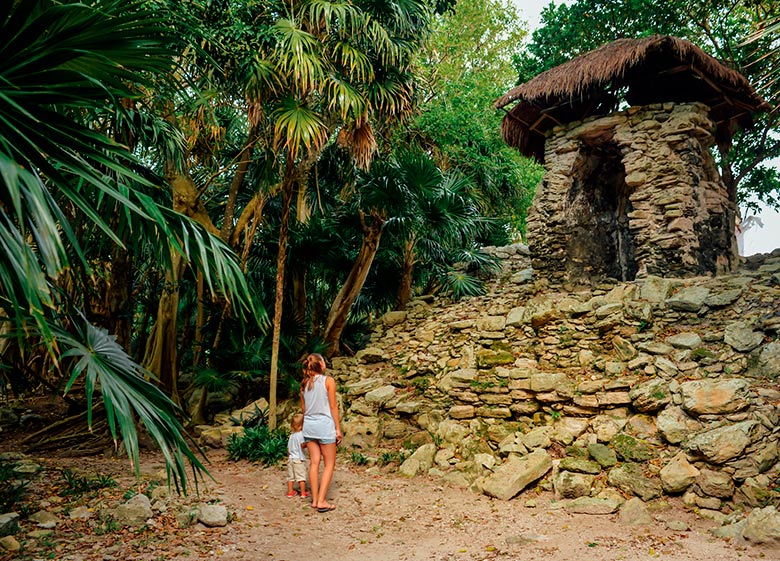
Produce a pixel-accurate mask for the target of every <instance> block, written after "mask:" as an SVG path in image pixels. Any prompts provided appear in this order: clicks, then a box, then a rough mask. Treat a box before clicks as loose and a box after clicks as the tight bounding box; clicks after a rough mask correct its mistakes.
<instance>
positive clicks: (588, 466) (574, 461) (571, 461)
mask: <svg viewBox="0 0 780 561" xmlns="http://www.w3.org/2000/svg"><path fill="white" fill-rule="evenodd" d="M613 465H614V464H613ZM558 467H559V468H560V469H561V470H566V471H572V472H575V473H588V474H591V475H598V474H599V473H601V466H600V465H599V464H598V463H597V462H592V461H590V460H586V459H585V458H572V457H571V456H566V457H565V458H562V459H561V462H560V463H559V464H558Z"/></svg>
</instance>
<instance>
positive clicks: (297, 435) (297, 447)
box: [287, 431, 306, 461]
mask: <svg viewBox="0 0 780 561" xmlns="http://www.w3.org/2000/svg"><path fill="white" fill-rule="evenodd" d="M302 444H303V432H302V431H298V432H294V433H292V434H291V435H290V439H289V440H288V441H287V450H288V452H289V459H290V460H301V461H305V460H306V454H304V452H303V448H301V445H302Z"/></svg>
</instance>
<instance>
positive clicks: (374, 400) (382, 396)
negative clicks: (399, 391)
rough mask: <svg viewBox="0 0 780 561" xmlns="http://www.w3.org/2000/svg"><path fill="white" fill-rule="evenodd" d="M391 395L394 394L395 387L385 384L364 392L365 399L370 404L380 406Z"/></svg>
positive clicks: (391, 396)
mask: <svg viewBox="0 0 780 561" xmlns="http://www.w3.org/2000/svg"><path fill="white" fill-rule="evenodd" d="M393 396H395V387H393V386H390V385H386V386H381V387H379V388H376V389H374V390H371V391H369V392H366V395H365V400H366V402H368V403H370V404H374V405H378V406H380V407H381V406H382V405H384V404H385V403H387V402H388V401H390V400H391V399H392V398H393Z"/></svg>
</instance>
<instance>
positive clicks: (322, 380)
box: [301, 353, 341, 512]
mask: <svg viewBox="0 0 780 561" xmlns="http://www.w3.org/2000/svg"><path fill="white" fill-rule="evenodd" d="M301 409H302V410H303V439H304V441H305V442H306V443H307V446H306V447H307V449H308V450H309V458H310V459H311V465H310V466H309V486H310V487H311V496H312V503H311V506H312V508H316V509H317V511H318V512H328V511H331V510H333V509H334V508H336V507H335V506H334V505H332V504H330V503H328V502H327V501H326V500H325V495H327V493H328V487H329V486H330V481H331V479H333V470H334V469H335V467H336V445H337V444H339V443H340V442H341V424H340V422H339V407H338V403H337V402H336V381H335V380H334V379H333V378H332V377H330V376H326V375H325V359H324V358H322V355H320V354H317V353H312V354H310V355H309V356H307V357H306V359H305V360H304V361H303V382H302V383H301ZM320 459H322V461H323V463H324V464H325V465H324V467H323V468H322V477H320V473H319V472H320Z"/></svg>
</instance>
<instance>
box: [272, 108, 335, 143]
mask: <svg viewBox="0 0 780 561" xmlns="http://www.w3.org/2000/svg"><path fill="white" fill-rule="evenodd" d="M274 120H275V127H274V135H275V137H276V143H277V145H281V146H284V147H285V148H286V149H287V150H289V152H290V154H291V155H292V157H295V156H296V155H297V154H298V153H299V152H300V150H301V149H306V150H317V149H319V148H320V147H321V146H322V145H324V144H325V142H326V141H327V139H328V128H327V125H326V124H325V123H324V122H323V120H322V118H321V117H320V115H318V114H317V113H316V112H315V111H314V110H312V109H311V108H310V107H308V106H307V105H306V104H304V103H301V102H299V101H298V100H296V99H294V98H293V97H290V96H288V97H286V98H285V99H284V100H282V102H281V103H280V104H279V106H278V107H277V108H276V110H275V111H274Z"/></svg>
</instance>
